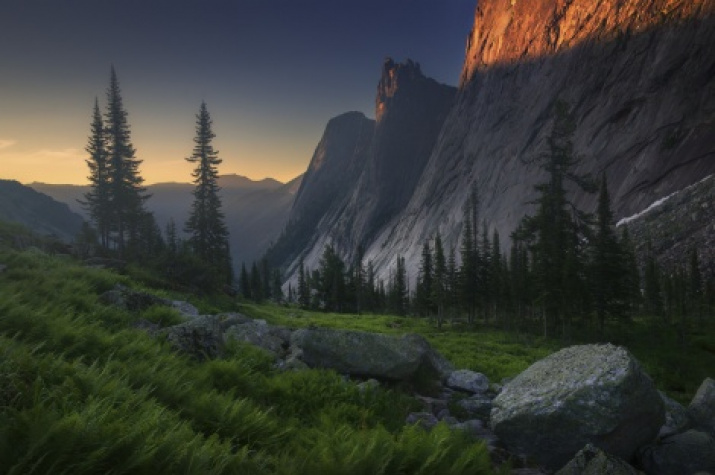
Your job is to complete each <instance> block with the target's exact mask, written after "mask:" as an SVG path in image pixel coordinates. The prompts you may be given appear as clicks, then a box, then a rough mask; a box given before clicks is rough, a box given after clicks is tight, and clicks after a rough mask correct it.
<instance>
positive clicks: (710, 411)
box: [688, 378, 715, 437]
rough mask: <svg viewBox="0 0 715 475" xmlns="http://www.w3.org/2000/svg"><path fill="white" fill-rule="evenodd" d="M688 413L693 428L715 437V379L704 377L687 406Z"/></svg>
mask: <svg viewBox="0 0 715 475" xmlns="http://www.w3.org/2000/svg"><path fill="white" fill-rule="evenodd" d="M688 415H689V416H690V422H691V423H692V426H693V427H694V428H695V429H698V430H702V431H704V432H707V433H709V434H710V435H711V436H713V437H715V380H713V379H712V378H705V381H703V383H702V384H701V385H700V387H699V388H698V391H697V392H696V393H695V396H694V397H693V400H692V401H691V402H690V405H689V406H688Z"/></svg>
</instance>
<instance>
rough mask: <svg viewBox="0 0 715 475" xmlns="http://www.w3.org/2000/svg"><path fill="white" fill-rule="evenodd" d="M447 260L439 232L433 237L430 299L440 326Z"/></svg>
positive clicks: (442, 314) (442, 319)
mask: <svg viewBox="0 0 715 475" xmlns="http://www.w3.org/2000/svg"><path fill="white" fill-rule="evenodd" d="M447 278H448V276H447V261H446V259H445V256H444V247H443V246H442V237H441V236H440V234H439V233H437V236H435V238H434V282H433V283H432V301H433V302H434V304H435V305H436V306H437V327H438V328H442V322H443V321H444V307H445V304H446V300H447Z"/></svg>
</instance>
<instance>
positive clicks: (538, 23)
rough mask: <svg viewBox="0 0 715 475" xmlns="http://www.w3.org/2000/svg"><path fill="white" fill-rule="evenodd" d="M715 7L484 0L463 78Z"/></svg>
mask: <svg viewBox="0 0 715 475" xmlns="http://www.w3.org/2000/svg"><path fill="white" fill-rule="evenodd" d="M714 11H715V1H713V0H689V1H687V2H682V1H680V0H630V1H627V2H624V1H622V0H598V1H595V0H480V2H479V5H478V7H477V10H476V14H475V21H474V27H473V29H472V32H471V33H470V35H469V37H468V39H467V51H466V59H465V63H464V69H463V71H462V78H461V83H462V85H464V84H465V83H466V82H469V81H470V80H471V79H472V77H473V76H474V74H475V72H477V71H479V70H482V69H484V68H487V67H489V66H493V65H499V64H512V63H515V62H517V61H523V60H527V59H538V58H540V57H544V56H548V55H552V54H555V53H557V52H559V51H562V50H564V49H568V48H571V47H574V46H576V45H579V44H582V43H584V42H586V41H609V40H614V39H618V38H625V39H627V38H628V37H629V36H630V35H633V34H638V33H641V32H643V31H645V30H648V29H651V28H654V27H656V26H659V25H663V24H668V23H671V24H672V23H677V22H679V21H681V20H683V19H686V18H693V17H702V16H704V15H706V14H712V13H713V12H714Z"/></svg>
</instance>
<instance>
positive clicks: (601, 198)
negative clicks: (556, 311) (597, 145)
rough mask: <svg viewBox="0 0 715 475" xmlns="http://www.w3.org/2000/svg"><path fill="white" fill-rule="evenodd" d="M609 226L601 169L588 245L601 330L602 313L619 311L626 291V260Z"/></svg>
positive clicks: (602, 326)
mask: <svg viewBox="0 0 715 475" xmlns="http://www.w3.org/2000/svg"><path fill="white" fill-rule="evenodd" d="M613 229H614V227H613V212H612V211H611V198H610V196H609V193H608V183H607V181H606V175H605V173H604V174H603V175H601V185H600V189H599V195H598V208H597V211H596V232H595V235H594V239H593V244H592V246H591V247H592V249H591V292H592V294H593V299H594V306H595V309H596V315H597V317H598V323H599V326H600V329H601V331H603V328H604V325H605V322H606V316H618V315H622V314H623V310H624V300H625V296H626V295H627V288H626V285H627V282H624V276H625V275H626V272H627V268H626V264H627V263H626V261H625V259H624V257H625V256H624V253H623V251H622V250H621V247H620V244H619V242H618V239H617V238H616V234H615V232H614V230H613Z"/></svg>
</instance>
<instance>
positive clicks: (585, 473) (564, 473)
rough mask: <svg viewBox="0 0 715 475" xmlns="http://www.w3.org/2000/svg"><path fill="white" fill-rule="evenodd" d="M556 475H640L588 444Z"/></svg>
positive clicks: (617, 459)
mask: <svg viewBox="0 0 715 475" xmlns="http://www.w3.org/2000/svg"><path fill="white" fill-rule="evenodd" d="M556 475H638V472H637V471H636V469H634V468H633V467H632V466H630V465H629V464H627V463H626V462H624V461H623V460H621V459H619V458H618V457H614V456H613V455H611V454H608V453H606V452H604V451H603V450H601V449H599V448H598V447H594V446H593V445H591V444H588V445H586V447H584V448H583V449H582V450H581V451H580V452H579V453H577V454H576V456H575V457H574V458H573V459H572V460H571V461H570V462H569V463H567V464H566V466H565V467H563V468H562V469H561V470H559V471H558V472H556Z"/></svg>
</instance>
